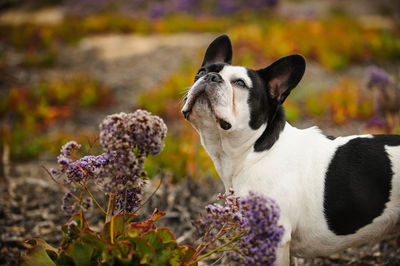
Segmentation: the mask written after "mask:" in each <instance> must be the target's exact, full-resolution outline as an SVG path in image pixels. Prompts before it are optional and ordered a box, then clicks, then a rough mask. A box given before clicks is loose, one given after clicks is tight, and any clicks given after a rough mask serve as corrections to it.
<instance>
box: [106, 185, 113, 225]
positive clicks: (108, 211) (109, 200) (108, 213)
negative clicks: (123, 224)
mask: <svg viewBox="0 0 400 266" xmlns="http://www.w3.org/2000/svg"><path fill="white" fill-rule="evenodd" d="M111 197H112V194H111V192H109V193H108V206H107V213H106V223H107V220H108V216H109V215H110V207H111Z"/></svg>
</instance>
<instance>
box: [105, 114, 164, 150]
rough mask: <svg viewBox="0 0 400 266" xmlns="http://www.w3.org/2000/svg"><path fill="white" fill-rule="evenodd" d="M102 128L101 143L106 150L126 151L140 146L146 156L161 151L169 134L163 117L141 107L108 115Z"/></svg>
mask: <svg viewBox="0 0 400 266" xmlns="http://www.w3.org/2000/svg"><path fill="white" fill-rule="evenodd" d="M100 130H101V132H100V143H101V144H102V145H103V147H104V148H105V149H106V150H111V151H121V150H123V151H124V152H126V151H129V150H133V149H134V148H138V149H139V152H140V153H141V154H144V155H145V156H148V155H150V154H151V155H156V154H158V153H160V152H161V150H162V149H163V147H164V138H165V136H166V134H167V126H166V125H165V124H164V121H163V120H162V119H161V118H159V117H158V116H154V115H151V113H149V112H147V111H145V110H140V109H139V110H136V112H134V113H129V114H126V113H119V114H115V115H110V116H107V117H106V118H105V119H104V120H103V122H102V123H101V125H100Z"/></svg>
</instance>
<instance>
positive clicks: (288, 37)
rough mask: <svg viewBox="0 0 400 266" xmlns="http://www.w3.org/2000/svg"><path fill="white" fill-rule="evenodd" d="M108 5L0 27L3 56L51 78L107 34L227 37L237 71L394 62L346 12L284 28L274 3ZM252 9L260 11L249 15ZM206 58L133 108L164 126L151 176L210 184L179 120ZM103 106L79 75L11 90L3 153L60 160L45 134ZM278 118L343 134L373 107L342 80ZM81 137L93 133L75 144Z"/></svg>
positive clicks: (396, 40) (394, 49) (387, 43)
mask: <svg viewBox="0 0 400 266" xmlns="http://www.w3.org/2000/svg"><path fill="white" fill-rule="evenodd" d="M114 2H115V1H112V0H109V1H108V0H105V1H98V2H96V1H95V3H96V4H97V6H94V8H93V9H92V10H89V9H88V8H84V7H85V5H86V4H90V6H91V7H93V5H92V4H93V1H91V0H85V1H78V0H76V1H74V0H69V1H60V3H62V4H66V3H67V7H68V8H69V9H68V8H67V10H70V11H71V10H72V11H71V12H70V11H69V12H68V13H67V15H66V16H65V18H64V19H63V20H62V21H61V22H59V23H56V24H46V25H44V24H34V23H23V24H18V25H12V24H0V32H1V34H0V44H1V47H5V49H3V51H7V49H9V50H12V51H16V52H18V53H20V54H21V55H22V58H23V60H22V63H21V65H19V66H18V67H21V68H23V69H27V70H29V69H41V68H51V67H53V66H55V65H56V64H57V57H58V54H59V51H60V49H62V48H63V47H64V46H65V45H76V44H78V43H79V41H80V40H82V39H83V38H85V37H87V36H91V35H96V34H108V33H122V34H142V35H146V34H174V33H180V32H195V33H196V32H197V33H204V32H208V33H215V34H220V33H227V34H229V35H230V37H231V39H232V41H233V46H234V49H235V56H234V63H235V64H238V65H246V66H248V67H252V68H259V67H265V66H266V64H268V63H269V62H272V61H273V60H275V59H278V58H279V57H282V56H286V55H288V54H291V53H300V54H302V55H304V56H305V57H306V58H307V60H308V61H314V62H317V63H318V65H320V66H322V67H323V68H325V69H327V71H332V72H336V73H338V72H340V71H343V70H345V69H346V67H348V66H349V65H351V64H364V65H366V64H370V63H387V62H398V61H399V60H400V29H399V28H395V27H383V26H380V25H375V24H371V23H363V22H362V21H361V20H359V19H358V18H356V17H352V16H350V15H346V14H345V13H343V12H339V13H338V12H332V13H331V14H330V15H327V16H325V17H323V18H318V17H313V16H309V17H304V16H303V17H296V16H293V17H286V18H281V17H278V16H277V15H276V14H275V12H274V7H275V6H276V5H277V4H279V1H276V0H270V1H267V0H265V1H256V0H254V1H249V2H245V1H236V0H231V1H219V2H215V1H207V0H204V1H189V0H179V1H174V3H175V4H174V5H177V4H179V5H180V6H179V8H175V7H176V6H172V7H168V3H169V2H168V1H135V2H137V3H136V4H138V7H139V8H137V9H135V8H132V7H133V6H131V7H130V9H129V8H126V10H128V11H126V12H124V10H122V12H121V9H118V8H117V7H116V6H115V5H114ZM257 2H259V3H262V4H263V6H261V8H257V7H256V6H251V5H253V4H254V5H256V4H257ZM160 3H161V6H160ZM217 3H218V4H217ZM163 5H164V9H163ZM166 5H167V6H166ZM243 5H248V7H247V8H244V7H243ZM174 8H175V9H174ZM73 10H75V11H73ZM132 10H133V11H134V12H133V13H132ZM129 12H131V13H129ZM189 14H191V15H189ZM203 53H204V51H199V57H198V58H195V59H192V60H191V62H185V63H184V64H183V65H182V67H181V69H180V70H179V71H178V72H177V73H175V74H174V75H172V76H171V77H169V78H168V79H166V80H165V81H163V82H162V83H161V84H159V86H157V87H156V88H154V89H153V90H150V91H148V92H145V93H143V94H142V95H140V97H139V98H140V100H139V105H140V107H142V108H146V109H148V110H149V111H151V112H152V113H154V114H157V115H160V116H161V117H163V119H165V121H166V122H167V124H168V127H169V132H168V136H167V139H166V146H165V150H164V151H163V152H162V153H161V154H160V155H159V156H157V158H156V157H154V158H150V159H149V160H148V161H147V164H146V168H147V170H148V171H149V174H150V176H152V173H156V172H157V171H158V169H160V168H162V169H163V170H164V169H165V170H166V171H167V172H169V173H170V174H171V176H174V177H176V178H177V179H178V177H183V176H186V175H188V174H189V175H191V176H194V177H196V176H202V175H204V174H206V173H209V171H211V173H214V174H215V170H214V167H213V166H212V163H211V161H210V159H209V158H208V156H207V154H206V152H205V151H204V149H203V148H202V147H201V145H200V144H199V138H198V136H197V133H196V132H195V131H194V130H193V129H192V128H191V127H190V125H189V124H188V123H186V122H185V121H183V119H182V116H181V114H180V113H179V110H180V108H181V103H180V101H181V99H182V98H183V96H184V93H185V92H186V90H187V89H188V87H189V86H190V85H191V84H192V82H193V77H194V74H195V72H196V71H197V68H198V64H197V63H193V62H201V56H202V55H203ZM3 58H4V54H3V55H2V54H1V53H0V71H1V68H2V67H3V66H4V65H5V64H4V59H3ZM0 81H1V80H0ZM0 85H1V84H0ZM312 85H313V86H318V84H312ZM110 98H112V95H111V92H110V89H109V88H107V87H105V86H104V85H102V84H101V83H100V82H98V81H96V80H94V79H92V78H91V77H90V76H89V77H88V76H85V77H84V76H83V75H78V76H76V77H72V78H69V79H67V78H65V79H61V80H53V81H48V80H47V81H46V80H42V81H40V82H38V83H37V84H33V85H32V86H18V85H15V86H10V87H8V88H7V90H6V96H5V97H3V95H1V98H0V119H1V120H2V121H6V125H7V126H5V127H4V128H3V134H2V136H0V137H1V138H2V140H1V143H2V144H0V145H3V143H11V144H10V146H11V152H12V157H13V158H14V159H21V158H33V157H35V156H38V155H39V154H40V153H41V152H42V151H54V150H55V152H56V153H57V152H58V149H59V147H60V144H58V143H60V142H62V141H63V140H67V139H70V138H71V136H68V135H67V134H68V133H61V134H58V135H51V136H50V135H49V134H48V132H47V131H48V129H49V128H51V125H53V124H54V123H56V122H57V121H63V119H66V118H71V117H72V116H73V115H74V113H75V112H76V111H77V110H80V109H81V108H101V107H103V106H105V105H107V104H109V103H110V101H109V100H104V99H110ZM285 108H286V114H287V118H288V120H289V121H290V122H293V121H296V120H298V119H300V118H304V117H311V118H313V119H319V120H322V121H324V120H325V121H329V122H333V123H336V124H338V125H343V124H346V123H348V122H349V121H351V120H353V119H361V120H367V119H369V118H370V117H371V116H373V99H372V96H371V94H368V93H366V92H365V91H364V90H363V84H362V83H361V81H359V80H355V79H352V78H351V77H344V78H342V79H340V80H338V81H337V84H336V85H335V86H333V87H332V88H326V89H324V91H318V92H317V93H316V94H310V95H308V94H307V95H305V97H302V98H299V99H294V100H292V99H288V101H287V102H285ZM84 110H86V109H84ZM85 134H86V136H88V135H91V134H92V133H89V132H86V133H84V134H82V135H85ZM77 138H79V137H77ZM82 139H83V138H82ZM77 140H79V139H77ZM81 142H83V143H84V141H81ZM0 148H1V147H0Z"/></svg>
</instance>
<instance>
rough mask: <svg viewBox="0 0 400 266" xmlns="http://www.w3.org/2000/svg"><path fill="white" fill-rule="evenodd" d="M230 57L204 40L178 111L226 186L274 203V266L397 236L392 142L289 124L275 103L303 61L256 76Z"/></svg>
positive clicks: (396, 166) (398, 173)
mask: <svg viewBox="0 0 400 266" xmlns="http://www.w3.org/2000/svg"><path fill="white" fill-rule="evenodd" d="M231 59H232V47H231V43H230V40H229V38H228V37H227V36H225V35H223V36H220V37H219V38H217V39H216V40H214V42H213V43H211V44H210V46H209V48H208V49H207V52H206V55H205V58H204V61H203V64H202V67H201V68H200V70H199V72H198V74H197V75H196V79H195V83H194V84H193V85H192V87H191V88H190V89H189V91H188V93H187V95H186V103H185V106H184V107H183V109H182V112H183V114H184V115H185V118H186V119H187V120H189V121H190V122H191V123H192V125H193V126H194V128H195V129H196V130H197V131H198V132H199V135H200V139H201V142H202V144H203V146H204V147H205V149H206V150H207V152H208V153H209V155H210V157H211V158H212V160H213V162H214V165H215V167H216V169H217V171H218V174H219V175H220V177H221V179H222V181H223V182H224V185H225V188H226V189H229V188H233V189H234V191H235V193H236V194H237V195H246V194H247V193H248V192H249V191H250V190H253V191H258V192H261V193H263V194H264V195H266V196H269V197H271V198H273V199H275V200H276V201H277V203H278V205H279V206H280V209H281V217H280V220H279V223H280V224H282V225H283V226H284V228H285V234H284V236H283V240H282V242H281V243H280V246H279V249H278V258H277V262H276V263H277V264H278V265H287V264H288V263H289V254H290V255H293V256H299V257H313V256H318V255H328V254H331V253H333V252H336V251H339V250H341V249H344V248H347V247H350V246H354V245H358V244H361V243H365V242H367V241H371V240H377V239H382V238H383V237H385V236H388V235H389V236H390V235H395V234H398V233H399V232H400V136H397V135H378V136H373V135H361V136H349V137H340V138H336V139H333V138H331V137H326V136H324V135H323V134H322V133H321V132H320V131H319V129H318V128H315V127H314V128H309V129H304V130H300V129H297V128H294V127H292V126H291V125H289V124H288V123H287V122H286V121H285V116H284V110H283V108H282V106H281V104H282V103H283V101H284V100H285V99H286V97H287V96H288V95H289V93H290V91H291V90H292V89H293V88H294V87H295V86H296V85H297V84H298V82H299V81H300V79H301V78H302V76H303V73H304V70H305V62H304V59H303V57H301V56H299V55H292V56H288V57H284V58H282V59H280V60H278V61H276V62H275V63H273V64H272V65H270V66H269V67H267V68H264V69H260V70H257V71H255V70H250V69H247V68H245V67H240V66H231V65H230V64H231Z"/></svg>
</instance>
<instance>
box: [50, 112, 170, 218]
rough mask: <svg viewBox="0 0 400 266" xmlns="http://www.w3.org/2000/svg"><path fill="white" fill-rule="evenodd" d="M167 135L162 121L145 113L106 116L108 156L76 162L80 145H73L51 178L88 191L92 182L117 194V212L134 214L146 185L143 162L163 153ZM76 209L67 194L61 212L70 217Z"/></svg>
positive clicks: (102, 139)
mask: <svg viewBox="0 0 400 266" xmlns="http://www.w3.org/2000/svg"><path fill="white" fill-rule="evenodd" d="M166 133H167V127H166V125H165V124H164V122H163V121H162V119H161V118H159V117H158V116H153V115H151V113H149V112H147V111H144V110H137V111H135V112H134V113H129V114H126V113H119V114H113V115H110V116H107V117H106V118H105V119H104V120H103V122H102V123H101V124H100V143H101V144H102V145H103V147H104V149H105V152H104V153H103V154H100V155H97V156H95V155H87V156H84V157H82V158H80V159H75V157H74V152H75V151H76V150H78V149H79V148H80V145H79V144H78V143H76V142H75V141H70V142H68V143H67V144H65V145H64V146H63V147H62V148H61V154H60V155H59V156H58V157H57V159H58V164H59V166H60V169H58V170H54V169H51V174H52V175H53V176H55V177H57V179H58V180H59V181H61V182H62V183H64V184H69V185H72V186H73V187H75V188H81V189H82V188H85V186H86V184H87V182H89V181H92V182H94V183H95V184H97V185H99V187H100V189H101V190H102V191H104V192H105V193H116V194H117V196H116V207H117V208H119V209H120V210H122V211H124V212H132V211H134V210H135V208H136V207H138V206H139V204H140V195H141V193H142V188H143V185H144V184H145V178H146V173H145V171H144V161H145V159H146V157H147V156H148V155H156V154H158V153H160V152H161V150H162V149H163V146H164V138H165V136H166ZM90 205H91V201H90V200H87V199H84V200H81V202H80V207H82V208H83V209H86V208H88V206H90ZM77 208H79V204H77V202H76V200H74V199H73V197H72V193H71V192H68V193H67V194H66V195H65V196H64V199H63V206H62V209H63V210H64V211H65V212H66V213H68V214H71V213H73V212H75V211H76V210H77Z"/></svg>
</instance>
